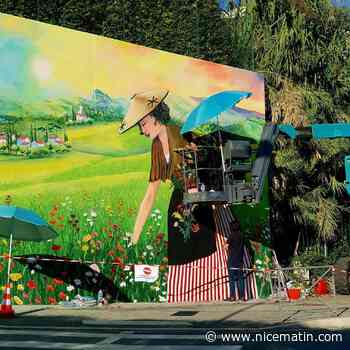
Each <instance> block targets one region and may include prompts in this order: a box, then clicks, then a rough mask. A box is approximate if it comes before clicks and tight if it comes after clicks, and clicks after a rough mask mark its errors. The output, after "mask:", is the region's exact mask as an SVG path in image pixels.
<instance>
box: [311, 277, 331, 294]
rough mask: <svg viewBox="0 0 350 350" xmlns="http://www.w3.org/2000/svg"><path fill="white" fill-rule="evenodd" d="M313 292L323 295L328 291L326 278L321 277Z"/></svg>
mask: <svg viewBox="0 0 350 350" xmlns="http://www.w3.org/2000/svg"><path fill="white" fill-rule="evenodd" d="M314 293H315V294H316V295H325V294H328V293H329V287H328V283H327V281H326V280H324V279H323V278H321V279H320V280H319V281H318V282H317V284H316V285H315V287H314Z"/></svg>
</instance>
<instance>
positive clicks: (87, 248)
mask: <svg viewBox="0 0 350 350" xmlns="http://www.w3.org/2000/svg"><path fill="white" fill-rule="evenodd" d="M81 250H82V251H83V252H87V251H88V250H89V246H88V245H87V244H83V245H82V246H81Z"/></svg>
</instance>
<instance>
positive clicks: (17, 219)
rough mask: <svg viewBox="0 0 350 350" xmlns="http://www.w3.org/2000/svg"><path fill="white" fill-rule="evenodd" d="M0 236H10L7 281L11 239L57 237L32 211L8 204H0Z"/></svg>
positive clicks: (31, 239)
mask: <svg viewBox="0 0 350 350" xmlns="http://www.w3.org/2000/svg"><path fill="white" fill-rule="evenodd" d="M0 236H2V237H6V238H10V250H9V261H8V270H7V283H9V282H10V268H11V258H12V257H11V254H12V240H13V239H16V240H20V241H44V240H48V239H52V238H56V237H57V232H56V231H55V230H54V229H53V228H52V227H51V226H49V225H48V223H47V222H46V221H45V220H44V219H42V218H41V217H40V216H38V215H37V214H35V213H34V212H32V211H30V210H27V209H23V208H18V207H14V206H9V205H1V206H0Z"/></svg>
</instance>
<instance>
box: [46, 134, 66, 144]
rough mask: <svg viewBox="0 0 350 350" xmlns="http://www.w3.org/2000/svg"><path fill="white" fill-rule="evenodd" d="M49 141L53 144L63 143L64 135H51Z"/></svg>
mask: <svg viewBox="0 0 350 350" xmlns="http://www.w3.org/2000/svg"><path fill="white" fill-rule="evenodd" d="M48 143H51V144H52V145H63V144H64V141H63V139H62V137H59V136H57V135H50V136H49V139H48Z"/></svg>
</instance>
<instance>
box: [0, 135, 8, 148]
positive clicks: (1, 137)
mask: <svg viewBox="0 0 350 350" xmlns="http://www.w3.org/2000/svg"><path fill="white" fill-rule="evenodd" d="M2 145H7V137H6V134H0V146H2Z"/></svg>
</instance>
